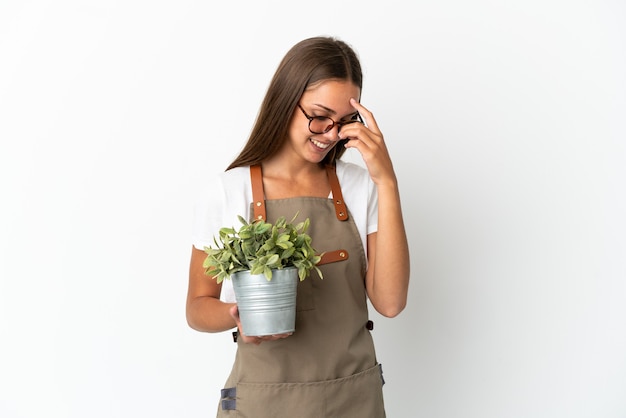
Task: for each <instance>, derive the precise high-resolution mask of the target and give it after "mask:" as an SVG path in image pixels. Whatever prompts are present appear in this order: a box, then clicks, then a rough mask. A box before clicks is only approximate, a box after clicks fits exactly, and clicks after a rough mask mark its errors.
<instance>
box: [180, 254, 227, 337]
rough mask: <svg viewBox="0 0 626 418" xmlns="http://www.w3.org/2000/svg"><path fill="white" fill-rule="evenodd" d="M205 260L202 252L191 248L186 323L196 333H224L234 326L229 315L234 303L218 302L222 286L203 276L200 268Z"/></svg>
mask: <svg viewBox="0 0 626 418" xmlns="http://www.w3.org/2000/svg"><path fill="white" fill-rule="evenodd" d="M205 258H206V253H205V252H204V251H202V250H198V249H197V248H195V247H193V248H192V250H191V262H190V265H189V287H188V289H187V308H186V313H187V323H188V324H189V326H190V327H191V328H193V329H195V330H197V331H204V332H220V331H226V330H228V329H231V328H234V327H235V326H236V323H235V319H234V318H233V317H232V315H231V313H230V308H231V307H232V306H233V305H234V303H224V302H222V301H220V291H221V289H222V285H221V284H217V282H216V281H215V280H213V278H211V277H210V276H208V275H206V274H205V272H204V267H202V263H203V262H204V259H205Z"/></svg>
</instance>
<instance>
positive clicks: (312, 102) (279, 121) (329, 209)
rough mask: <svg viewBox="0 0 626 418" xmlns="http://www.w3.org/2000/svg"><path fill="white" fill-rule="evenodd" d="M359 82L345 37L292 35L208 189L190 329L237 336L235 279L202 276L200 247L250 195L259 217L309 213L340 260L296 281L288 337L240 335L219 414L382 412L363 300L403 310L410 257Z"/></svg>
mask: <svg viewBox="0 0 626 418" xmlns="http://www.w3.org/2000/svg"><path fill="white" fill-rule="evenodd" d="M361 88H362V72H361V66H360V63H359V60H358V58H357V55H356V54H355V52H354V51H353V50H352V48H351V47H350V46H348V45H347V44H346V43H344V42H342V41H340V40H337V39H334V38H328V37H315V38H310V39H305V40H303V41H301V42H299V43H298V44H296V45H295V46H293V47H292V48H291V50H290V51H289V52H288V53H287V54H286V55H285V57H284V58H283V60H282V62H281V63H280V65H279V67H278V69H277V70H276V73H275V74H274V77H273V79H272V81H271V83H270V86H269V88H268V91H267V94H266V96H265V99H264V101H263V103H262V105H261V109H260V112H259V115H258V118H257V120H256V123H255V125H254V128H253V130H252V133H251V135H250V138H249V139H248V142H247V143H246V145H245V147H244V148H243V150H242V151H241V153H240V154H239V156H238V157H237V158H236V159H235V161H233V162H232V163H231V164H230V166H228V168H227V170H226V171H225V172H224V173H222V174H221V175H219V176H218V177H217V178H215V179H214V180H213V181H212V182H210V184H209V185H208V187H209V189H210V190H208V191H207V192H206V193H207V196H210V200H207V203H206V204H205V205H201V206H200V207H199V210H198V211H197V214H196V220H195V232H194V234H195V235H194V237H193V239H194V241H193V244H194V245H193V248H192V254H191V263H190V272H189V291H188V297H187V321H188V323H189V325H190V326H191V327H192V328H193V329H196V330H198V331H204V332H220V331H225V330H229V329H232V328H235V327H237V328H238V329H239V330H240V327H239V325H240V323H239V317H238V311H237V305H236V301H235V300H234V294H233V292H232V284H231V283H230V280H225V281H224V282H222V283H221V284H219V285H218V284H217V283H216V281H215V280H212V279H211V277H209V276H207V275H206V274H205V271H204V268H203V266H202V263H203V261H204V259H205V257H206V254H205V253H204V251H203V248H204V246H209V245H212V244H213V237H214V236H216V235H217V234H218V231H219V228H221V227H223V226H226V225H236V224H238V221H237V215H242V216H244V217H246V218H247V219H250V220H253V218H254V207H253V202H255V201H257V200H263V201H264V202H265V205H264V207H265V211H266V213H265V216H266V219H267V221H268V222H273V221H275V220H276V219H277V218H278V217H279V216H285V217H286V218H287V219H291V218H292V217H293V216H294V215H295V214H296V213H299V220H303V219H304V218H307V217H308V218H310V222H311V224H310V225H311V226H310V228H309V231H308V232H309V235H311V237H312V239H313V241H312V242H313V246H314V248H315V249H316V250H317V251H319V252H320V253H321V252H327V251H333V250H336V249H343V250H345V251H346V254H349V256H348V257H347V259H343V260H339V261H334V262H330V263H327V264H324V265H320V269H321V270H322V272H323V276H324V279H323V280H322V279H320V278H319V277H317V276H316V275H314V276H315V277H310V278H308V279H306V280H304V281H302V282H300V283H299V285H298V300H297V313H296V331H295V332H294V333H291V334H284V335H272V336H266V337H247V336H245V335H242V334H241V332H239V338H238V339H237V344H238V347H237V354H236V359H235V364H234V365H233V368H232V372H231V374H230V376H229V377H228V379H227V381H226V384H225V386H224V389H223V390H222V392H221V399H220V402H219V405H218V416H219V417H234V416H237V417H244V416H245V417H250V416H252V417H255V418H264V417H268V418H279V417H290V418H293V417H298V418H306V417H331V416H332V417H359V418H364V417H375V418H378V417H384V416H385V410H384V405H383V396H382V385H383V383H384V381H383V379H382V370H381V368H380V365H379V363H378V361H377V359H376V354H375V350H374V344H373V341H372V337H371V335H370V330H371V328H372V327H371V321H369V318H368V312H367V303H366V300H367V298H369V300H370V301H371V304H372V306H373V307H374V308H375V309H376V310H377V311H378V312H379V313H381V314H382V315H384V316H386V317H394V316H396V315H398V314H399V313H400V312H401V311H402V310H403V309H404V307H405V304H406V300H407V292H408V285H409V251H408V245H407V239H406V233H405V229H404V223H403V220H402V210H401V207H400V195H399V191H398V182H397V179H396V175H395V172H394V169H393V165H392V162H391V158H390V156H389V153H388V151H387V148H386V146H385V141H384V139H383V135H382V133H381V131H380V129H379V128H378V125H377V124H376V120H375V119H374V116H373V115H372V113H371V112H370V111H369V110H368V109H367V108H365V107H364V106H362V105H361V104H360V102H359V99H360V96H361ZM346 148H355V149H357V150H358V151H359V153H360V154H361V156H362V158H363V161H364V163H365V166H366V167H367V169H365V168H363V167H361V166H360V165H356V164H352V163H348V162H345V161H342V160H340V157H341V156H342V154H343V153H344V151H345V149H346ZM251 167H255V169H254V170H253V169H251ZM253 185H254V186H255V190H256V193H255V194H256V195H253ZM259 190H261V192H259ZM259 194H260V195H259Z"/></svg>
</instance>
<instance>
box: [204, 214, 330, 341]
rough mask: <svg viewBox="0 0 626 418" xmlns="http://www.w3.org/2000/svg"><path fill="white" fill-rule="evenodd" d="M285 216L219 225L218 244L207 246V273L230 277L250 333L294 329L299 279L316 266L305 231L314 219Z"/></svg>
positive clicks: (243, 323) (245, 328)
mask: <svg viewBox="0 0 626 418" xmlns="http://www.w3.org/2000/svg"><path fill="white" fill-rule="evenodd" d="M296 217H297V214H296V216H294V217H293V219H292V220H291V221H289V222H287V220H286V218H285V217H284V216H281V217H280V218H278V219H277V220H276V222H275V223H274V224H271V223H268V222H265V221H263V220H257V221H254V222H248V221H246V220H245V219H244V218H243V217H242V216H238V219H239V221H240V222H241V224H242V225H241V227H240V228H239V229H235V228H232V227H225V228H221V229H220V231H219V237H214V243H215V247H211V246H209V247H205V248H204V251H205V252H206V254H207V257H206V259H205V260H204V265H203V266H204V268H205V273H206V274H207V275H210V276H212V277H213V278H215V280H217V283H221V282H222V281H223V280H224V279H232V281H233V289H234V291H235V297H236V298H237V305H238V309H239V316H240V319H241V326H242V328H243V329H242V331H243V333H244V334H246V335H249V336H261V335H272V334H282V333H287V332H292V331H294V329H295V306H296V292H297V285H298V279H299V280H300V281H302V280H304V279H305V278H307V277H308V276H309V274H310V272H311V270H316V271H317V273H318V274H319V276H320V278H323V276H322V272H321V271H320V269H319V268H318V267H317V265H316V264H317V263H318V262H319V261H320V259H321V255H318V254H316V252H315V249H314V248H313V247H312V244H311V237H310V236H309V235H308V234H307V230H308V228H309V224H310V221H309V219H308V218H307V219H306V220H304V221H303V222H300V223H298V224H294V222H295V219H296Z"/></svg>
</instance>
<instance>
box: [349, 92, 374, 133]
mask: <svg viewBox="0 0 626 418" xmlns="http://www.w3.org/2000/svg"><path fill="white" fill-rule="evenodd" d="M350 104H351V105H352V106H353V107H354V108H355V109H356V110H357V111H358V112H359V114H360V115H361V117H362V118H363V122H365V126H366V127H367V128H369V129H371V130H372V131H374V132H377V133H379V132H380V130H379V129H378V124H376V119H374V115H373V114H372V112H370V111H369V110H368V109H367V108H366V107H365V106H363V105H362V104H361V103H359V102H357V101H356V100H355V99H354V98H352V99H350Z"/></svg>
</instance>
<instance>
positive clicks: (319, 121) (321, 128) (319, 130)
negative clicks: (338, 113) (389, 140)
mask: <svg viewBox="0 0 626 418" xmlns="http://www.w3.org/2000/svg"><path fill="white" fill-rule="evenodd" d="M298 107H299V108H300V110H301V111H302V113H304V117H306V118H307V119H308V120H309V131H311V133H312V134H325V133H326V132H328V131H330V130H331V129H333V127H334V126H335V125H337V132H339V131H340V130H341V127H342V126H344V125H348V124H350V123H355V122H360V123H363V119H361V115H359V114H358V113H356V114H355V115H354V116H353V117H352V119H350V120H346V121H334V120H332V119H331V118H329V117H327V116H309V115H307V113H306V112H305V111H304V109H303V108H302V106H300V103H298Z"/></svg>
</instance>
